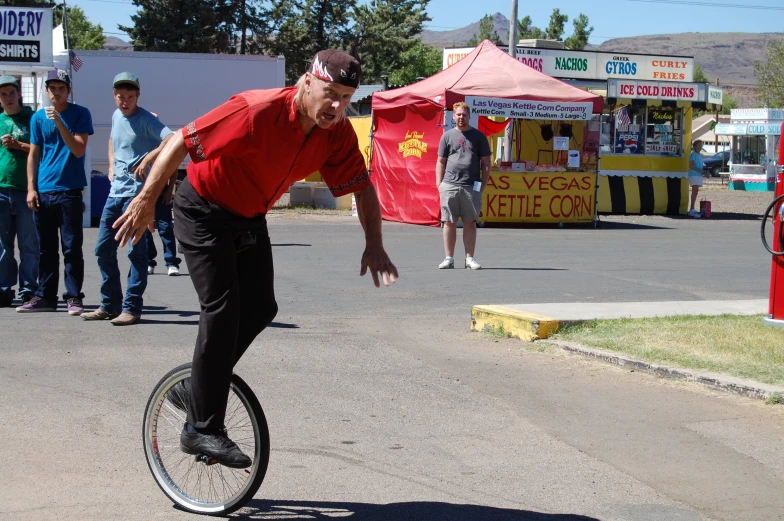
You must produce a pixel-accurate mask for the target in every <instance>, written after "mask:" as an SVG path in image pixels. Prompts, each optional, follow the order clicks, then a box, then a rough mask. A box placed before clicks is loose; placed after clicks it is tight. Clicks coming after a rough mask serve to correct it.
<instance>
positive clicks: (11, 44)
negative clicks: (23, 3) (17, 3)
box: [0, 7, 54, 70]
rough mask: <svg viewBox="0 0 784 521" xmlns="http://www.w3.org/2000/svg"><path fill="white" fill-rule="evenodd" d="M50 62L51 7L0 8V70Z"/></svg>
mask: <svg viewBox="0 0 784 521" xmlns="http://www.w3.org/2000/svg"><path fill="white" fill-rule="evenodd" d="M53 63H54V60H53V56H52V10H51V9H30V8H26V7H0V69H6V70H8V69H12V70H18V69H19V68H20V67H19V66H20V65H21V66H38V67H44V68H51V67H53Z"/></svg>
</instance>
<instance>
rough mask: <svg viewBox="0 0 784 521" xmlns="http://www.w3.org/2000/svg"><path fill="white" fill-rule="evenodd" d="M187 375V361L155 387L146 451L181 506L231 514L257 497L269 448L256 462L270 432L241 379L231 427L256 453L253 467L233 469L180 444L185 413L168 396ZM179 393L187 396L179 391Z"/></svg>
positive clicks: (232, 397)
mask: <svg viewBox="0 0 784 521" xmlns="http://www.w3.org/2000/svg"><path fill="white" fill-rule="evenodd" d="M178 371H179V372H178ZM188 377H190V368H189V367H188V366H182V368H178V369H177V370H174V371H172V372H171V373H170V374H169V375H167V376H166V377H164V378H163V379H162V380H161V382H160V383H159V384H158V386H157V387H156V389H155V391H154V392H153V396H152V397H151V399H150V401H149V403H148V410H147V411H146V412H145V418H146V419H145V425H147V427H145V432H144V443H145V453H146V454H147V458H148V462H149V463H150V468H151V470H152V472H153V474H154V475H155V476H156V478H157V480H158V484H159V485H160V486H161V488H162V489H163V491H164V492H165V493H166V495H168V496H169V497H170V498H171V499H172V500H173V501H175V502H176V503H177V504H178V505H180V506H182V507H184V508H185V509H187V510H190V511H193V512H201V513H223V512H226V513H227V512H230V511H233V510H235V509H237V508H238V507H240V506H241V505H242V504H244V503H245V502H246V501H248V500H249V499H250V498H251V497H252V496H253V494H254V493H255V491H256V490H257V489H258V487H259V485H260V484H261V480H262V479H263V477H264V473H265V472H266V464H267V463H266V462H267V458H268V457H269V453H267V454H261V456H262V457H263V459H262V460H261V462H262V463H260V462H259V461H257V459H258V458H259V453H258V452H259V444H260V443H261V442H262V439H264V440H266V439H267V437H268V431H267V427H266V423H264V421H263V420H264V418H263V412H262V411H260V410H259V412H258V414H259V417H257V413H256V412H255V411H256V409H252V408H251V406H250V405H249V402H248V399H247V398H246V397H245V395H244V394H243V393H244V392H247V386H246V385H245V386H244V387H242V386H240V387H237V385H239V384H242V382H239V383H238V384H237V385H235V382H234V381H233V382H232V386H231V389H230V392H229V397H228V401H227V404H228V405H227V408H226V416H225V418H226V419H225V424H226V429H227V431H228V433H229V437H230V439H231V440H233V441H234V442H235V443H236V444H237V446H238V447H240V448H241V450H243V451H244V452H246V454H248V455H249V456H251V458H252V459H253V465H252V466H251V467H250V469H233V468H229V467H224V466H222V465H220V464H213V465H209V464H205V463H203V462H201V461H198V460H197V459H196V456H193V455H189V454H185V453H184V452H182V450H181V449H180V432H181V431H182V426H183V424H184V423H185V421H186V417H185V416H186V415H185V413H184V412H183V411H182V410H181V409H179V408H177V407H175V406H174V404H173V403H172V402H171V400H170V396H168V395H167V393H169V392H171V389H172V387H173V386H175V385H176V384H177V383H178V382H180V381H181V380H183V379H184V378H188ZM234 378H236V377H234ZM243 385H244V384H243ZM240 389H242V391H241V390H240ZM174 392H175V393H176V396H177V397H178V398H179V399H180V401H184V400H183V398H184V396H183V395H182V393H180V392H179V390H177V391H174ZM253 401H254V402H255V399H253ZM253 407H257V405H256V406H253ZM259 420H261V424H259ZM259 436H263V437H264V438H259ZM266 444H267V442H266V441H265V445H266Z"/></svg>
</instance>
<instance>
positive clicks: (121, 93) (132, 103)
mask: <svg viewBox="0 0 784 521" xmlns="http://www.w3.org/2000/svg"><path fill="white" fill-rule="evenodd" d="M138 102H139V93H138V92H136V90H135V89H127V88H124V87H119V88H116V89H114V103H115V105H117V108H118V109H120V112H122V113H123V115H124V116H130V115H131V114H133V113H134V112H136V107H137V106H138V105H137V103H138Z"/></svg>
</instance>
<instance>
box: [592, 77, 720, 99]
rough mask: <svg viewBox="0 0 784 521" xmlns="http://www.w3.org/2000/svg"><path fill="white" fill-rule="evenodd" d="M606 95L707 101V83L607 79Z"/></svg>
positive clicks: (609, 96) (612, 96)
mask: <svg viewBox="0 0 784 521" xmlns="http://www.w3.org/2000/svg"><path fill="white" fill-rule="evenodd" d="M607 97H608V98H632V99H660V100H673V101H708V85H707V84H705V83H676V82H672V81H667V82H663V81H636V80H607Z"/></svg>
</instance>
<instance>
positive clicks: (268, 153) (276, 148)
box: [181, 88, 370, 217]
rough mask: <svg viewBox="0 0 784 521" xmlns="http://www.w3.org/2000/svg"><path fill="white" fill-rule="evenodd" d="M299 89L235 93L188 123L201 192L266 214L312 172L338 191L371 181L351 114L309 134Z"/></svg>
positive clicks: (225, 204) (194, 180) (191, 169)
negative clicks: (301, 112) (299, 104)
mask: <svg viewBox="0 0 784 521" xmlns="http://www.w3.org/2000/svg"><path fill="white" fill-rule="evenodd" d="M295 93H296V89H295V88H286V89H269V90H251V91H247V92H243V93H240V94H237V95H236V96H233V97H232V98H231V99H230V100H229V101H227V102H226V103H224V104H223V105H221V106H219V107H217V108H215V109H213V110H212V111H210V112H208V113H207V114H205V115H204V116H202V117H200V118H199V119H197V120H196V121H194V122H193V123H189V124H188V125H187V126H186V127H184V128H183V129H182V131H181V132H182V134H183V136H184V137H185V145H186V147H187V148H188V153H189V154H190V157H191V164H190V165H189V166H188V180H189V181H190V183H191V184H192V185H193V188H194V189H195V190H196V192H197V193H198V194H199V195H201V196H202V197H204V198H205V199H207V200H208V201H210V202H213V203H215V204H217V205H218V206H220V207H221V208H224V209H226V210H228V211H230V212H232V213H235V214H237V215H242V216H244V217H253V216H255V215H258V214H264V213H267V212H268V211H269V209H270V208H272V205H273V204H274V203H275V201H277V200H278V199H280V197H281V196H282V195H283V194H284V193H286V191H287V190H288V189H289V187H290V186H291V185H292V184H293V183H294V182H296V181H298V180H300V179H304V178H305V177H307V176H309V175H310V174H312V173H313V172H316V171H319V172H321V176H322V177H323V178H324V181H325V182H326V183H327V185H328V186H329V188H330V190H331V192H332V195H334V196H335V197H339V196H341V195H346V194H349V193H352V192H356V191H358V190H361V189H363V188H365V187H367V186H368V185H369V184H370V177H369V176H368V173H367V168H365V161H364V159H363V157H362V153H361V152H360V150H359V146H358V144H357V135H356V133H355V132H354V128H353V127H352V126H351V123H350V122H349V121H348V120H347V119H345V118H344V119H343V120H342V121H339V122H338V123H335V124H334V125H332V126H331V127H329V129H323V128H320V127H318V126H316V127H314V128H313V130H312V131H311V132H310V135H308V136H305V134H304V132H303V131H302V127H301V126H300V124H299V121H298V120H297V110H298V109H297V104H296V102H295V101H294V95H295Z"/></svg>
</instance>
